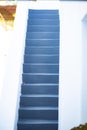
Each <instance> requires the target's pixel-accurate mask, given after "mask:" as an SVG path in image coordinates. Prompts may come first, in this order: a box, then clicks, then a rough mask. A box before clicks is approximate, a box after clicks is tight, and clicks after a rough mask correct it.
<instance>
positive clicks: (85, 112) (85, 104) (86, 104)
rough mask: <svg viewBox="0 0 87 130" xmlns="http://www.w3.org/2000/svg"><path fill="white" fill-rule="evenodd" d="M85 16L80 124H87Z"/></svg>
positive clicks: (86, 37)
mask: <svg viewBox="0 0 87 130" xmlns="http://www.w3.org/2000/svg"><path fill="white" fill-rule="evenodd" d="M86 59H87V14H86V15H85V16H84V18H83V22H82V68H83V70H82V75H83V77H82V115H81V116H82V122H83V123H86V122H87V109H86V108H87V60H86Z"/></svg>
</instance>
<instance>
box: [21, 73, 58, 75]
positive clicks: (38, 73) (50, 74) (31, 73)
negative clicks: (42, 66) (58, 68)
mask: <svg viewBox="0 0 87 130" xmlns="http://www.w3.org/2000/svg"><path fill="white" fill-rule="evenodd" d="M23 74H24V75H59V74H58V73H23Z"/></svg>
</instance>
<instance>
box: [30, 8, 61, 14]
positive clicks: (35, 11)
mask: <svg viewBox="0 0 87 130" xmlns="http://www.w3.org/2000/svg"><path fill="white" fill-rule="evenodd" d="M28 13H29V14H58V13H59V11H58V10H31V9H30V10H29V12H28Z"/></svg>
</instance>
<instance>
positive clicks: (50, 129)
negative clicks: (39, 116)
mask: <svg viewBox="0 0 87 130" xmlns="http://www.w3.org/2000/svg"><path fill="white" fill-rule="evenodd" d="M18 130H58V122H57V121H56V120H53V121H52V120H51V121H49V120H22V121H21V120H20V121H19V122H18Z"/></svg>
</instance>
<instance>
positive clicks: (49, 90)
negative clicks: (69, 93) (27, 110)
mask: <svg viewBox="0 0 87 130" xmlns="http://www.w3.org/2000/svg"><path fill="white" fill-rule="evenodd" d="M21 93H22V94H58V84H25V85H22V88H21Z"/></svg>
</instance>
